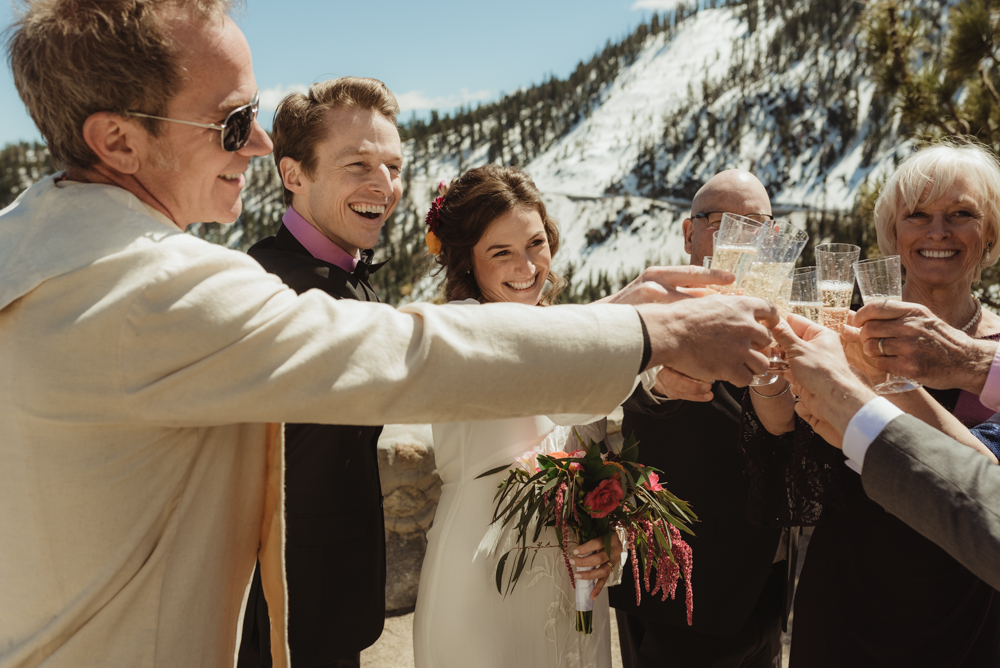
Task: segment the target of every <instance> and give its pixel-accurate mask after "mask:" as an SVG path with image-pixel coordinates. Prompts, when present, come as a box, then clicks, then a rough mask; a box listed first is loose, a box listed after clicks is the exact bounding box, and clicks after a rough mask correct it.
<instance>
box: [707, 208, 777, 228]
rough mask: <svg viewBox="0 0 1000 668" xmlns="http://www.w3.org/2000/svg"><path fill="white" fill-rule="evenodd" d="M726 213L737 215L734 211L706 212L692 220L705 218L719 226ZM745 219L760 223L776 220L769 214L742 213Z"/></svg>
mask: <svg viewBox="0 0 1000 668" xmlns="http://www.w3.org/2000/svg"><path fill="white" fill-rule="evenodd" d="M724 213H735V212H734V211H704V212H702V213H696V214H694V215H693V216H691V217H692V218H696V219H697V218H704V219H705V220H707V221H708V224H709V225H716V226H717V225H718V224H719V223H721V222H722V214H724ZM739 215H741V216H743V217H744V218H749V219H750V220H756V221H757V222H758V223H768V222H770V221H772V220H774V216H772V215H771V214H769V213H742V214H739Z"/></svg>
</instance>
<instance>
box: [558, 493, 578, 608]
mask: <svg viewBox="0 0 1000 668" xmlns="http://www.w3.org/2000/svg"><path fill="white" fill-rule="evenodd" d="M565 503H566V483H563V484H561V485H559V489H557V490H556V530H557V531H559V532H560V533H561V534H562V544H563V545H564V546H566V545H569V527H567V526H566V522H564V521H563V518H562V516H563V506H564V505H565ZM562 556H563V561H564V562H565V563H566V571H567V572H568V573H569V583H570V584H571V585H573V589H576V577H575V576H574V575H573V567H572V566H570V563H569V555H568V554H566V548H565V547H564V548H563V551H562Z"/></svg>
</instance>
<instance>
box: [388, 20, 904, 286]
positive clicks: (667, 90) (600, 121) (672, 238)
mask: <svg viewBox="0 0 1000 668" xmlns="http://www.w3.org/2000/svg"><path fill="white" fill-rule="evenodd" d="M781 4H782V3H778V5H781ZM783 4H785V5H787V6H786V7H782V6H772V7H770V8H769V9H768V10H765V9H764V8H763V7H758V8H756V9H754V11H752V12H751V11H750V9H749V8H748V5H746V4H743V3H741V4H734V5H728V6H719V7H714V8H712V7H709V8H703V9H700V10H699V11H696V12H693V13H691V14H688V15H683V14H684V13H683V12H682V17H681V18H679V20H678V17H675V16H667V17H666V18H665V20H664V27H663V29H661V30H659V31H652V30H651V31H649V33H648V34H647V35H646V36H645V37H644V39H643V41H642V44H641V48H639V49H638V50H637V52H636V53H635V54H634V55H633V56H632V57H631V58H629V60H630V62H628V63H627V64H624V65H623V66H622V67H621V68H620V69H619V71H618V73H617V75H616V76H615V77H614V78H613V80H611V81H610V82H608V83H607V84H606V85H605V86H604V87H603V88H602V89H601V91H600V94H599V96H598V97H597V99H596V100H594V101H593V102H592V103H590V104H589V105H588V106H587V108H586V110H585V113H584V115H583V117H582V118H581V119H580V120H579V121H578V122H577V123H575V124H574V125H573V126H572V127H571V128H569V129H568V131H567V132H565V133H564V134H562V135H561V136H559V137H556V138H552V140H551V143H550V144H549V145H548V147H547V148H546V149H545V150H544V151H543V152H541V153H539V154H537V155H535V156H532V157H530V159H527V160H523V157H524V152H523V151H518V146H519V144H520V140H521V135H522V134H523V129H522V128H521V126H519V125H514V126H513V128H512V130H511V131H510V133H509V136H508V138H507V140H506V143H507V144H508V145H511V146H512V147H513V148H512V150H511V153H512V156H511V158H513V159H512V160H508V161H509V162H515V163H518V162H520V164H521V166H522V168H523V169H524V170H525V171H527V172H528V173H529V174H531V175H532V177H533V178H534V180H535V182H536V184H537V185H538V186H539V188H540V190H542V192H543V193H544V194H545V199H546V204H547V206H548V207H549V209H550V211H551V212H552V213H553V214H554V217H556V219H557V220H559V221H560V223H561V229H562V245H561V249H560V251H559V257H558V258H557V262H556V267H557V269H558V268H562V269H563V270H564V271H565V270H566V269H567V268H568V266H569V265H572V270H571V273H572V275H573V278H574V282H576V283H577V284H580V283H582V282H591V283H597V282H598V280H599V279H600V277H601V276H602V275H604V276H606V277H609V278H610V279H611V282H612V283H617V282H620V280H623V279H625V278H629V277H633V276H635V275H636V274H637V273H638V272H639V271H641V269H642V268H644V267H645V266H647V265H649V264H651V263H666V264H674V263H684V262H686V255H685V254H684V253H683V243H682V239H681V231H680V227H681V221H682V220H683V219H684V217H686V215H687V213H688V206H689V203H690V197H691V196H693V194H694V191H695V190H697V188H698V187H699V186H700V185H701V184H702V183H703V182H704V181H705V180H707V179H708V178H709V177H711V176H712V175H713V174H715V173H717V172H718V171H721V170H722V169H726V168H729V167H742V168H746V169H749V170H751V171H753V172H754V173H755V174H757V176H758V177H760V179H761V180H762V181H763V182H764V184H765V185H766V186H767V187H768V190H769V192H770V193H771V195H772V201H773V202H774V205H775V208H776V210H779V211H782V212H786V213H787V212H790V211H807V210H819V211H835V210H839V211H849V210H852V209H853V207H854V204H855V200H856V198H857V194H858V191H859V188H860V187H861V186H862V184H864V183H865V181H866V179H874V178H877V177H878V176H879V175H881V174H884V173H885V172H886V171H887V170H890V169H891V168H892V167H893V165H894V164H895V162H896V161H898V159H899V158H898V156H900V155H903V154H904V153H905V152H906V151H907V150H908V146H907V145H906V144H905V143H903V144H896V143H895V142H894V137H895V134H894V132H893V131H892V128H891V127H886V119H884V118H882V116H884V111H882V112H880V113H881V114H882V116H880V115H879V111H878V110H876V113H875V114H873V113H872V111H873V110H872V102H873V100H872V97H873V94H874V90H875V87H874V85H873V84H872V83H871V82H870V81H868V80H867V79H866V78H865V67H864V65H863V63H862V61H861V60H860V57H859V55H858V51H857V49H856V47H855V39H856V18H857V16H856V13H857V11H858V9H857V7H856V6H855V5H854V4H853V3H848V2H838V1H836V0H831V1H828V2H788V3H783ZM876 104H877V103H876ZM884 106H885V105H884V104H883V105H882V107H884ZM522 113H526V112H522ZM499 122H500V123H502V122H503V121H502V120H501V121H499ZM508 125H510V124H509V123H508ZM491 132H492V126H490V125H489V124H488V123H484V131H483V132H482V133H480V134H485V135H489V134H490V133H491ZM451 134H452V135H457V134H459V133H458V132H456V131H452V132H451ZM448 135H449V133H442V135H441V136H439V137H437V138H432V139H431V140H430V141H428V143H427V144H428V145H427V149H425V150H423V151H421V150H420V149H419V148H418V147H417V146H415V142H414V141H410V142H407V145H406V150H407V153H408V157H410V158H411V161H412V162H413V163H414V164H415V165H416V166H417V169H415V170H414V173H413V174H411V175H410V179H411V181H410V197H411V199H412V206H413V207H415V209H416V211H425V210H426V207H427V206H428V205H429V202H430V198H431V196H432V194H433V186H434V184H436V183H437V182H438V181H440V180H441V179H447V178H452V177H454V176H457V175H458V174H459V173H460V172H461V171H462V170H463V169H468V168H469V167H474V166H477V165H481V164H484V163H485V162H487V160H488V159H489V154H490V146H489V145H488V144H487V143H481V144H479V145H478V146H477V145H476V144H475V143H474V142H473V141H472V138H471V137H469V136H466V137H465V138H464V139H463V140H461V141H460V142H456V141H455V137H454V136H448ZM456 143H457V146H456ZM493 152H494V153H495V152H496V151H495V150H494V151H493ZM418 153H419V155H417V154H418ZM519 158H521V159H522V160H518V159H519ZM796 217H797V218H798V219H800V220H802V218H803V216H802V215H801V214H800V215H798V216H796ZM435 283H436V281H435V280H434V279H432V278H425V279H422V280H421V281H419V282H418V283H417V284H416V286H415V287H414V290H413V295H412V298H418V299H419V298H427V297H428V296H430V295H431V294H432V293H433V287H434V285H435Z"/></svg>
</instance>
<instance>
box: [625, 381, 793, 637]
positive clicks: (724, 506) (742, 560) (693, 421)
mask: <svg viewBox="0 0 1000 668" xmlns="http://www.w3.org/2000/svg"><path fill="white" fill-rule="evenodd" d="M712 392H713V393H714V395H715V398H714V399H713V400H712V401H711V402H707V403H698V402H690V401H669V402H666V403H664V404H659V405H656V404H653V403H650V402H648V401H645V400H644V399H643V397H644V395H645V392H644V391H643V390H642V388H641V387H640V388H639V389H638V390H637V391H636V393H635V394H634V395H633V396H632V398H631V399H630V400H629V401H628V402H626V404H625V417H624V421H623V422H622V434H623V435H625V436H626V437H628V435H629V434H633V433H634V434H635V437H636V438H637V439H638V440H639V461H641V462H643V463H644V464H647V465H649V466H655V467H656V468H658V469H661V470H662V471H663V474H662V475H661V479H662V480H664V481H666V484H667V486H668V487H669V489H670V491H671V492H673V493H674V494H676V495H677V496H678V497H679V498H681V499H684V500H685V501H688V502H690V503H691V507H692V510H694V512H695V513H696V514H697V515H698V519H699V520H700V521H699V522H696V523H695V524H694V526H693V527H692V529H693V530H694V532H695V533H696V534H697V535H696V536H694V537H691V536H686V535H685V536H684V538H685V540H687V541H688V542H689V543H690V545H691V549H692V550H693V552H694V571H693V583H694V625H693V627H692V629H693V630H694V631H698V632H700V633H705V634H709V635H717V636H730V635H733V634H735V633H737V632H738V631H739V630H740V629H742V628H743V625H744V624H745V623H746V621H747V619H748V618H749V617H750V613H751V612H752V611H753V609H754V606H755V605H756V604H757V600H758V598H759V597H760V595H761V592H762V591H763V589H764V584H765V583H766V582H767V579H768V577H769V576H770V574H771V571H772V565H773V562H774V556H775V553H776V552H777V549H778V543H779V541H780V539H781V529H779V528H762V527H758V526H754V525H752V524H750V522H749V521H747V518H746V507H747V493H748V485H747V480H746V478H745V477H744V475H743V470H744V461H743V457H742V455H741V454H740V453H739V449H738V445H737V442H738V439H739V433H740V417H741V404H740V402H741V398H742V396H743V392H744V390H743V389H741V388H736V387H734V386H732V385H729V384H728V383H721V382H717V383H715V385H714V386H713V387H712ZM641 577H642V573H641V570H640V579H641ZM640 586H643V585H642V583H640ZM682 590H683V585H681V586H680V587H679V588H678V594H677V598H676V600H671V599H667V600H666V601H663V602H661V601H660V595H659V594H657V595H656V596H655V597H653V596H650V595H649V594H648V593H647V592H646V590H645V588H644V587H643V590H642V603H641V605H639V606H636V603H635V584H634V581H633V579H632V569H631V567H629V566H626V568H625V572H624V575H623V577H622V583H621V584H620V585H619V586H617V587H611V588H610V589H609V596H610V601H611V605H612V607H614V608H617V609H618V610H622V611H624V612H627V613H629V614H631V615H635V616H637V617H640V618H643V619H646V620H648V621H652V622H656V623H660V624H666V625H669V626H674V627H680V628H687V612H686V608H685V604H684V593H683V591H682Z"/></svg>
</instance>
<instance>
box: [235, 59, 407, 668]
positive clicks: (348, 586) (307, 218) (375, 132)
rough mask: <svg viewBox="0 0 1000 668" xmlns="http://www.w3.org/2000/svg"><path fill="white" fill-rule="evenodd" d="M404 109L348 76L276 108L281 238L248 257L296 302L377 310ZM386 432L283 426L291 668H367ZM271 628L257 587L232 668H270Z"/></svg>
mask: <svg viewBox="0 0 1000 668" xmlns="http://www.w3.org/2000/svg"><path fill="white" fill-rule="evenodd" d="M398 113H399V107H398V105H397V103H396V98H395V97H394V96H393V94H392V93H391V92H390V91H389V89H388V88H386V86H385V84H383V83H382V82H381V81H376V80H375V79H359V78H355V77H344V78H341V79H336V80H333V81H325V82H323V83H318V84H314V85H313V86H312V87H311V88H310V90H309V93H308V94H307V95H303V94H301V93H293V94H291V95H289V96H288V97H286V98H285V99H284V100H282V102H281V104H280V105H279V107H278V110H277V112H276V114H275V118H274V124H273V141H274V161H275V163H277V165H278V169H279V171H280V172H281V178H282V182H283V184H284V199H285V205H286V206H287V207H288V209H287V210H286V212H285V214H284V216H283V217H282V225H281V227H280V228H279V229H278V233H277V234H276V235H275V236H273V237H268V238H266V239H262V240H261V241H259V242H258V243H256V244H255V245H254V246H253V247H251V248H250V250H249V253H250V255H251V256H253V257H254V258H255V259H256V260H257V261H258V262H260V263H261V265H263V267H264V268H265V269H266V270H268V271H269V272H271V273H273V274H276V275H277V276H279V277H280V278H281V280H282V281H284V282H285V283H286V284H287V285H288V286H289V287H291V288H292V289H294V290H295V291H296V292H298V293H302V292H305V291H306V290H309V289H312V288H316V289H319V290H323V291H325V292H327V293H328V294H330V295H332V296H334V297H336V298H338V299H358V300H361V301H378V296H377V295H376V294H375V291H374V290H373V289H372V287H371V285H370V284H369V282H368V275H369V274H370V273H371V272H373V271H375V270H376V269H378V267H379V266H380V265H373V264H371V259H372V251H371V250H370V249H371V248H372V247H373V246H374V245H375V244H376V243H377V242H378V236H379V232H380V231H381V229H382V225H383V224H384V223H385V221H386V220H387V219H388V218H389V216H390V215H391V214H392V212H393V209H395V207H396V204H398V203H399V199H400V197H401V195H402V188H403V187H402V181H401V178H400V173H401V170H402V165H403V155H402V148H401V144H400V139H399V132H398V131H397V129H396V115H397V114H398ZM381 431H382V428H381V427H364V426H351V425H319V424H286V425H285V490H286V491H285V511H286V513H287V535H286V544H285V561H286V572H287V578H288V644H289V647H290V650H291V659H292V665H293V666H294V667H295V668H307V667H308V668H314V667H319V666H323V667H337V668H347V667H354V666H359V665H360V654H361V650H363V649H364V648H366V647H369V646H370V645H372V644H374V642H375V641H376V640H377V639H378V637H379V635H381V633H382V627H383V624H384V620H385V526H384V520H383V515H382V492H381V486H380V484H379V473H378V456H377V451H376V446H377V444H378V437H379V434H380V433H381ZM270 644H271V643H270V622H269V621H268V612H267V604H266V602H265V601H264V596H263V593H262V591H261V584H260V577H259V572H258V574H255V576H254V581H253V584H252V586H251V590H250V596H249V599H248V601H247V610H246V616H245V618H244V624H243V633H242V641H241V645H240V650H239V660H238V664H237V665H238V668H258V667H265V666H270V665H271V649H270Z"/></svg>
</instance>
